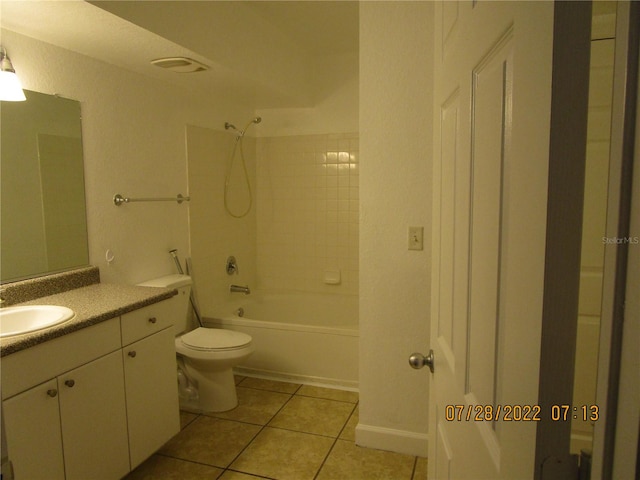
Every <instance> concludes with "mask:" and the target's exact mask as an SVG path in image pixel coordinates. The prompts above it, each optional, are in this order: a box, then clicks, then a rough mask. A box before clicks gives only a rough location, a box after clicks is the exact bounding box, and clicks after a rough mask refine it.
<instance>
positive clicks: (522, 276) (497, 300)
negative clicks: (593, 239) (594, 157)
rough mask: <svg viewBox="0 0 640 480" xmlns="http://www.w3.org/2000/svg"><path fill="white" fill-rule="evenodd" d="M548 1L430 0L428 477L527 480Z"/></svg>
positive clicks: (542, 212) (545, 142)
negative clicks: (430, 366) (431, 135)
mask: <svg viewBox="0 0 640 480" xmlns="http://www.w3.org/2000/svg"><path fill="white" fill-rule="evenodd" d="M553 9H554V5H553V2H547V1H545V2H537V1H536V2H482V1H478V2H473V3H472V2H449V1H445V2H438V4H437V6H436V14H435V21H436V28H435V32H436V34H435V59H436V60H435V66H434V72H435V91H434V101H435V103H434V115H435V121H434V128H435V137H434V139H435V140H434V144H435V152H434V183H435V184H434V211H433V219H434V223H433V231H434V237H433V245H434V250H433V278H432V285H433V296H432V298H433V307H432V316H431V318H432V330H431V343H432V345H431V347H432V349H433V351H434V356H435V373H434V375H433V377H432V379H433V382H432V384H431V389H430V391H431V399H430V427H429V428H430V430H429V431H430V432H431V433H432V435H431V438H430V441H429V478H430V479H445V478H456V479H461V478H468V479H474V480H477V479H509V480H514V479H519V478H523V479H524V478H532V476H533V471H534V459H535V448H536V423H537V422H536V421H535V419H536V418H538V417H539V415H540V412H538V407H537V406H536V403H537V399H538V374H539V360H540V351H539V350H540V338H541V325H542V300H543V295H542V292H543V278H544V258H545V234H546V214H547V182H548V177H547V175H548V157H549V129H550V123H549V121H550V110H551V72H552V47H553Z"/></svg>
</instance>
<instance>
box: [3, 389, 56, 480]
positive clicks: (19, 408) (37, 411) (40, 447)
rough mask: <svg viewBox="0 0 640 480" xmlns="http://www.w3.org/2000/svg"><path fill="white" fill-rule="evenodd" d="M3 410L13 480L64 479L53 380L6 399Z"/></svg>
mask: <svg viewBox="0 0 640 480" xmlns="http://www.w3.org/2000/svg"><path fill="white" fill-rule="evenodd" d="M2 408H3V409H4V419H5V429H6V433H7V449H8V454H9V459H10V460H11V462H12V463H13V468H14V472H15V478H17V479H20V478H25V479H30V480H39V479H43V480H44V479H47V480H55V479H61V480H62V479H64V463H63V456H62V437H61V434H60V412H59V410H58V385H57V382H56V380H55V379H53V380H50V381H48V382H45V383H42V384H40V385H38V386H36V387H33V388H31V389H29V390H27V391H25V392H23V393H21V394H19V395H16V396H14V397H11V398H9V399H7V400H5V401H4V402H3V403H2Z"/></svg>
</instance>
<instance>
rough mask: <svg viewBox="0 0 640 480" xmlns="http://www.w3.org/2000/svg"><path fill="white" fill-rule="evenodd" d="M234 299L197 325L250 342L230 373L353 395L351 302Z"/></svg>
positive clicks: (354, 311) (350, 298)
mask: <svg viewBox="0 0 640 480" xmlns="http://www.w3.org/2000/svg"><path fill="white" fill-rule="evenodd" d="M234 296H235V295H234ZM237 297H238V298H237V300H234V301H233V302H230V303H228V304H226V305H224V306H223V307H222V308H221V309H220V310H219V311H218V312H217V313H216V314H215V315H213V316H212V317H205V318H204V319H203V321H204V323H205V325H206V326H208V327H214V328H216V327H217V328H226V329H230V330H236V331H239V332H244V333H248V334H249V335H251V337H252V338H253V342H254V345H255V351H254V353H253V354H252V355H251V357H250V358H249V359H248V360H247V361H246V362H244V363H243V365H241V366H239V367H238V368H236V373H238V374H240V375H242V374H244V375H250V376H258V377H264V378H272V379H276V380H284V381H292V382H297V383H305V384H315V385H327V386H333V387H342V388H346V389H357V387H358V336H359V334H358V297H357V296H354V295H329V294H309V293H288V294H283V293H261V292H257V293H251V295H248V296H240V295H238V296H237Z"/></svg>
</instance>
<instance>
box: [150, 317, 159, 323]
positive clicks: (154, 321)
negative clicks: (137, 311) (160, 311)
mask: <svg viewBox="0 0 640 480" xmlns="http://www.w3.org/2000/svg"><path fill="white" fill-rule="evenodd" d="M157 321H158V320H157V319H156V317H151V318H150V319H149V323H156V322H157Z"/></svg>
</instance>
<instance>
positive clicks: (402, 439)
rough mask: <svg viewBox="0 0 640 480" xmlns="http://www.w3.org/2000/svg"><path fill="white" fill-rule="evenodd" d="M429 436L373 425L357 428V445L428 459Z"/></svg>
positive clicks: (360, 424)
mask: <svg viewBox="0 0 640 480" xmlns="http://www.w3.org/2000/svg"><path fill="white" fill-rule="evenodd" d="M428 442H429V435H428V434H426V433H416V432H409V431H406V430H396V429H393V428H385V427H376V426H373V425H363V424H362V423H359V424H358V426H356V445H359V446H361V447H367V448H375V449H378V450H387V451H390V452H397V453H404V454H407V455H414V456H417V457H426V456H427V451H428Z"/></svg>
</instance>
